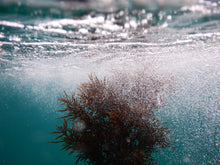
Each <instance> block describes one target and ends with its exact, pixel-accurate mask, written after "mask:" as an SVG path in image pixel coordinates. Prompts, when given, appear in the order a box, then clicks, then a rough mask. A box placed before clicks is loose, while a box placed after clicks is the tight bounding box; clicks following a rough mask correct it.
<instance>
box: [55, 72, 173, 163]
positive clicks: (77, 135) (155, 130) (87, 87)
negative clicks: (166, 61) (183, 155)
mask: <svg viewBox="0 0 220 165" xmlns="http://www.w3.org/2000/svg"><path fill="white" fill-rule="evenodd" d="M117 75H118V76H116V77H112V80H111V81H110V80H106V79H105V78H104V79H103V80H101V79H98V78H97V77H96V76H92V75H90V76H89V80H90V81H89V82H87V83H82V84H81V86H80V87H79V88H78V90H79V92H77V93H72V96H68V95H67V93H66V92H64V96H63V98H59V100H60V101H61V102H62V104H63V105H64V106H65V108H64V110H60V112H65V115H64V116H63V120H64V122H63V124H62V125H61V126H58V125H57V130H56V131H55V132H52V133H53V134H58V136H57V137H56V138H55V141H54V142H53V143H62V145H63V148H62V149H61V150H68V151H69V154H72V153H74V152H76V153H77V157H78V159H77V161H76V163H78V161H85V162H86V163H88V164H95V165H110V164H111V165H143V164H154V163H155V159H154V158H153V157H152V156H151V154H152V153H153V152H156V151H158V150H159V149H161V148H166V147H171V141H170V138H169V129H168V128H166V127H165V126H164V123H162V122H161V121H160V120H159V119H157V118H156V117H155V116H154V109H156V108H158V107H159V106H161V105H163V103H162V102H163V99H161V98H162V95H160V94H159V93H162V92H161V91H166V90H167V89H168V88H167V87H165V86H166V85H165V84H168V83H167V82H166V83H165V81H162V80H164V79H162V80H161V79H159V78H158V77H153V76H152V75H151V76H150V77H149V75H146V74H142V75H140V76H135V77H134V76H131V75H129V74H127V75H126V74H121V75H120V74H117ZM123 75H124V77H123ZM120 79H121V80H120ZM122 79H123V80H122ZM146 90H148V91H146ZM158 99H160V101H158Z"/></svg>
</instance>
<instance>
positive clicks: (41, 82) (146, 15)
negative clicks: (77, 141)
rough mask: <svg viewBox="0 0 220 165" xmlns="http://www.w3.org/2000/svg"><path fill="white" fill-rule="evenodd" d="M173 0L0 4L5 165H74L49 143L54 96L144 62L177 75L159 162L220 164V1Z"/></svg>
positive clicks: (1, 156) (0, 0) (0, 161)
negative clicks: (168, 139) (169, 145)
mask: <svg viewBox="0 0 220 165" xmlns="http://www.w3.org/2000/svg"><path fill="white" fill-rule="evenodd" d="M166 2H167V3H166ZM172 2H173V3H171V1H162V0H158V1H153V0H152V1H150V0H146V1H144V0H143V1H137V0H136V1H122V0H121V1H113V0H112V1H111V0H110V1H109V0H108V1H107V0H106V1H104V0H96V1H89V0H88V1H83V2H79V1H74V2H73V1H65V2H64V1H55V0H54V1H53V0H48V1H42V0H39V1H37V2H36V1H33V0H23V1H13V0H11V1H6V0H0V165H4V164H7V165H14V164H22V165H30V164H33V165H39V164H41V165H48V164H50V165H52V164H54V165H55V164H56V165H66V164H74V160H76V158H75V157H74V156H72V155H71V156H69V155H68V153H67V152H64V151H59V149H60V145H59V144H58V145H57V144H51V143H47V142H48V141H51V140H53V138H54V135H51V134H49V133H50V132H52V131H54V130H55V128H56V124H57V123H60V120H59V119H57V118H58V117H59V116H60V114H59V113H58V112H56V110H59V109H61V108H62V106H61V105H60V103H59V102H58V100H57V98H58V97H60V96H62V95H63V91H64V90H65V91H67V92H71V91H76V88H77V86H78V85H79V84H80V82H84V81H87V80H88V74H90V73H95V74H96V75H97V76H101V77H104V76H108V75H110V74H111V72H112V71H113V70H125V71H128V72H130V71H132V70H136V69H138V68H140V67H141V68H146V67H147V66H148V65H153V66H154V67H155V68H157V69H158V70H159V72H160V73H162V74H165V75H166V74H172V75H173V76H174V77H175V92H174V93H173V94H170V96H169V97H168V98H167V104H166V106H165V107H163V108H161V109H160V110H159V111H157V113H156V115H157V116H158V118H161V119H162V121H165V122H167V127H169V128H171V135H172V140H173V146H174V147H175V150H172V149H164V150H162V151H161V152H157V153H154V157H155V158H156V159H157V160H158V162H157V164H158V165H159V164H160V165H164V164H169V165H176V164H180V165H192V164H195V165H198V164H204V165H207V164H212V165H217V164H220V2H218V1H217V0H216V1H215V0H212V1H211V0H210V1H208V0H198V1H196V0H194V1H186V0H185V1H183V0H182V1H181V0H178V1H172ZM79 164H84V163H83V162H80V163H79Z"/></svg>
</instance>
